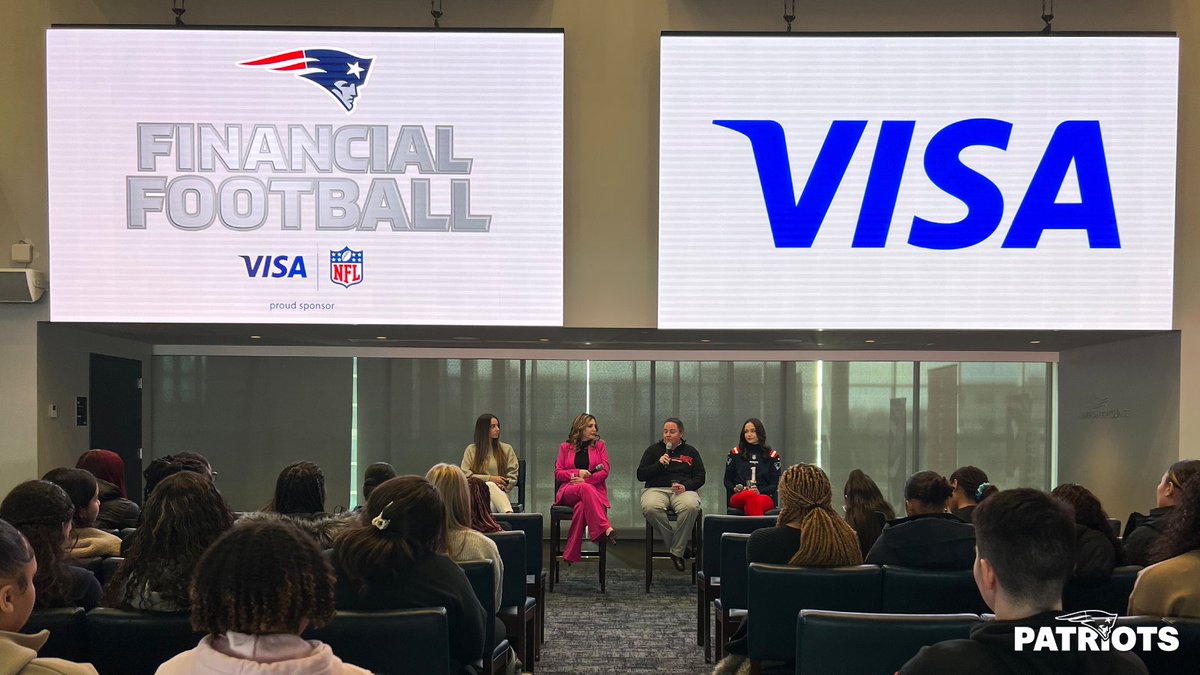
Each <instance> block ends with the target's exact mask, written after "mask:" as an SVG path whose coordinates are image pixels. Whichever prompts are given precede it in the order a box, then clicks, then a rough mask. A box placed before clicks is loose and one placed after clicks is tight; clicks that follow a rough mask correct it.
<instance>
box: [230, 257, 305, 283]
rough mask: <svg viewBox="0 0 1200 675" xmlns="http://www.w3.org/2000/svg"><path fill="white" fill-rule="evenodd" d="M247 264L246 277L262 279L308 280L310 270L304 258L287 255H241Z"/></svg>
mask: <svg viewBox="0 0 1200 675" xmlns="http://www.w3.org/2000/svg"><path fill="white" fill-rule="evenodd" d="M238 257H239V258H241V259H242V262H243V263H245V264H246V276H248V277H251V278H254V277H258V278H262V279H268V278H269V279H283V278H285V277H286V278H288V279H291V278H292V277H300V278H301V279H307V278H308V270H307V268H305V266H304V256H302V255H298V256H295V257H292V256H286V255H274V256H272V255H256V256H253V257H251V256H248V255H239V256H238Z"/></svg>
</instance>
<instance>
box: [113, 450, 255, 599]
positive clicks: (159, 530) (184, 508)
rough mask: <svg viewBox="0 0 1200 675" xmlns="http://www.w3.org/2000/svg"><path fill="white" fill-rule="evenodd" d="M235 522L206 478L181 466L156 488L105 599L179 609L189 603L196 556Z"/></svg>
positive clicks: (198, 556) (214, 487) (131, 537)
mask: <svg viewBox="0 0 1200 675" xmlns="http://www.w3.org/2000/svg"><path fill="white" fill-rule="evenodd" d="M232 526H233V513H232V512H231V511H230V510H229V506H227V505H226V504H225V499H224V498H223V497H221V493H219V492H217V488H216V486H214V485H213V484H212V482H211V481H209V480H208V479H207V478H204V477H203V476H201V475H200V474H197V473H193V472H191V471H182V472H180V473H177V474H175V475H173V476H169V477H167V479H166V480H164V481H162V482H161V483H159V484H158V487H156V488H154V492H152V493H150V499H149V500H148V501H147V502H146V509H145V510H144V511H142V525H141V527H139V528H138V529H137V531H136V532H134V533H133V535H131V536H130V537H129V539H128V541H129V545H128V550H127V552H126V553H125V561H124V562H123V563H122V564H121V567H120V569H118V570H117V573H116V575H114V576H113V578H112V580H110V581H109V582H108V588H107V589H106V590H107V594H106V596H105V604H106V605H108V606H110V607H117V608H120V609H136V610H145V611H155V612H178V611H182V610H185V609H187V608H188V606H189V604H190V601H189V598H188V585H189V584H190V583H191V581H192V576H193V572H194V570H195V567H196V562H197V561H198V560H200V556H202V555H203V554H204V551H205V550H207V549H208V547H209V546H210V545H212V543H213V542H214V541H216V540H217V538H218V537H220V536H221V535H222V534H224V533H225V531H226V530H228V529H229V528H230V527H232Z"/></svg>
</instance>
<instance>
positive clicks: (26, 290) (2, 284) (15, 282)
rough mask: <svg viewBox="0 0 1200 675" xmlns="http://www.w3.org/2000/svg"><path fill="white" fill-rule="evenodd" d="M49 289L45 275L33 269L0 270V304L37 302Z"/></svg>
mask: <svg viewBox="0 0 1200 675" xmlns="http://www.w3.org/2000/svg"><path fill="white" fill-rule="evenodd" d="M49 287H50V283H49V281H47V279H46V275H45V274H44V273H42V272H39V271H37V270H34V269H27V268H23V269H0V302H37V301H38V299H39V298H41V297H42V293H44V292H46V289H47V288H49Z"/></svg>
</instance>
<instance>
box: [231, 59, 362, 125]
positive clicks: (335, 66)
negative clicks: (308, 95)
mask: <svg viewBox="0 0 1200 675" xmlns="http://www.w3.org/2000/svg"><path fill="white" fill-rule="evenodd" d="M371 61H374V59H368V58H364V57H361V56H355V55H354V54H351V53H349V52H342V51H338V50H336V49H297V50H295V51H291V52H283V53H281V54H275V55H273V56H264V57H262V58H260V59H254V60H253V61H243V62H241V63H239V64H238V65H239V66H244V67H248V68H267V69H268V70H273V71H276V72H282V73H290V74H292V75H298V76H300V77H303V78H304V79H306V80H308V81H309V82H312V83H313V84H315V85H317V86H318V87H320V88H322V89H324V90H325V91H327V92H329V95H330V96H333V97H334V98H336V99H337V100H338V103H341V104H342V106H343V107H344V108H345V109H346V112H350V111H352V110H354V99H356V98H358V93H359V92H358V90H359V89H361V88H362V87H364V86H366V84H367V75H368V73H369V72H370V70H371Z"/></svg>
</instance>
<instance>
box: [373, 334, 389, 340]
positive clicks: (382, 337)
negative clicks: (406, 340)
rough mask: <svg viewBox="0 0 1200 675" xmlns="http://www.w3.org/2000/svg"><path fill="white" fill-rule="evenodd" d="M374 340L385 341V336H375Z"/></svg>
mask: <svg viewBox="0 0 1200 675" xmlns="http://www.w3.org/2000/svg"><path fill="white" fill-rule="evenodd" d="M375 339H376V340H386V339H387V336H386V335H376V336H375Z"/></svg>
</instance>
